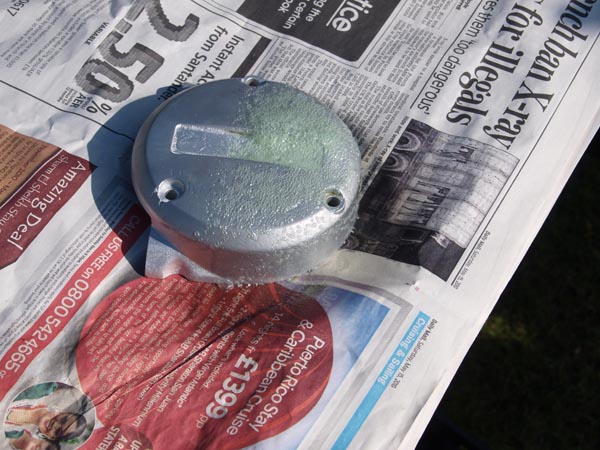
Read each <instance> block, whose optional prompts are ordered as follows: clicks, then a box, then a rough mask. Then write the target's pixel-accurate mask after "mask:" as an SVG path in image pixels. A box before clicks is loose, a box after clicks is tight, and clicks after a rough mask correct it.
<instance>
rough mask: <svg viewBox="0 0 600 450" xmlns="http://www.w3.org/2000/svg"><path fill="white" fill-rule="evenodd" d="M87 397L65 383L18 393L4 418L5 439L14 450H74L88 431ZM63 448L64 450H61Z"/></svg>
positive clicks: (90, 426)
mask: <svg viewBox="0 0 600 450" xmlns="http://www.w3.org/2000/svg"><path fill="white" fill-rule="evenodd" d="M90 409H91V406H90V402H89V399H88V398H87V396H85V395H84V394H82V393H81V392H80V391H79V390H78V389H76V388H74V387H72V386H68V385H66V384H62V383H57V382H47V383H41V384H37V385H34V386H31V387H29V388H27V389H25V390H24V391H22V392H21V393H20V394H19V395H18V396H17V397H16V398H15V400H14V401H13V402H12V403H11V405H10V407H9V408H8V411H7V412H6V416H5V419H4V429H5V436H6V438H8V439H9V443H10V445H11V446H12V447H13V448H17V449H28V450H29V449H36V450H37V449H60V448H61V447H62V448H77V447H79V445H81V444H82V443H83V442H85V440H86V439H87V437H89V434H90V432H91V428H92V427H93V417H92V424H88V419H87V418H86V415H89V413H90V412H91V413H92V414H93V411H90ZM65 445H66V447H65Z"/></svg>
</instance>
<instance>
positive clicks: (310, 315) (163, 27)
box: [0, 0, 600, 450]
mask: <svg viewBox="0 0 600 450" xmlns="http://www.w3.org/2000/svg"><path fill="white" fill-rule="evenodd" d="M599 9H600V7H598V6H596V4H595V0H594V1H591V0H570V1H568V0H560V1H559V0H516V1H514V0H511V1H506V2H505V1H496V0H480V1H473V0H453V1H445V0H430V1H427V2H417V1H413V2H396V1H391V0H306V1H299V0H260V1H259V0H181V1H178V2H175V1H167V0H135V1H131V0H62V1H56V0H32V1H30V0H7V1H6V2H4V4H3V9H2V11H0V33H1V40H0V124H1V125H0V267H1V270H0V285H1V286H2V288H3V289H2V293H1V294H0V412H2V420H3V422H2V424H3V425H2V430H3V432H2V433H0V446H2V448H11V447H12V448H26V447H27V446H33V445H40V448H49V449H57V448H61V449H75V448H95V449H103V450H105V449H142V448H144V449H150V448H153V449H173V448H177V449H188V448H207V449H208V448H243V447H251V448H304V449H308V448H311V449H312V448H336V449H338V448H369V449H388V448H413V447H414V446H415V445H416V443H417V442H418V439H419V437H420V435H421V433H422V431H423V429H424V428H425V426H426V424H427V422H428V421H429V419H430V417H431V415H432V414H433V411H434V410H435V408H436V406H437V404H438V402H439V400H440V399H441V396H442V395H443V393H444V390H445V389H446V387H447V386H448V384H449V382H450V380H451V378H452V376H453V375H454V373H455V371H456V370H457V368H458V366H459V364H460V362H461V360H462V358H463V357H464V355H465V353H466V351H467V349H468V348H469V346H470V344H471V343H472V342H473V340H474V339H475V337H476V335H477V333H478V331H479V330H480V328H481V326H482V324H483V323H484V321H485V320H486V318H487V316H488V314H489V313H490V311H491V309H492V307H493V305H494V303H495V302H496V300H497V299H498V297H499V295H500V293H501V291H502V289H503V288H504V286H505V285H506V283H507V282H508V280H509V278H510V276H511V275H512V273H513V272H514V270H515V268H516V266H517V265H518V263H519V261H520V259H521V258H522V257H523V255H524V253H525V251H526V249H527V247H528V246H529V244H530V243H531V241H532V239H533V237H534V236H535V234H536V232H537V230H538V229H539V227H540V226H541V224H542V222H543V220H544V218H545V217H546V215H547V213H548V212H549V210H550V208H551V206H552V204H553V203H554V201H555V200H556V198H557V196H558V194H559V192H560V190H561V189H562V187H563V185H564V183H565V182H566V180H567V178H568V177H569V175H570V173H571V171H572V170H573V168H574V166H575V164H576V163H577V161H578V159H579V157H580V156H581V154H582V152H583V151H584V150H585V148H586V146H587V144H588V143H589V141H590V139H591V137H592V136H593V134H594V132H595V130H596V129H597V127H598V124H599V123H600V122H599V108H598V102H597V98H596V96H594V95H593V92H597V91H598V87H599V81H598V77H597V76H596V75H597V74H596V69H597V68H598V67H599V61H600V59H599V58H600V51H599V47H598V45H597V39H598V34H599V29H600V17H599V14H600V13H599V12H598V11H599ZM247 74H256V75H259V76H261V77H264V78H266V79H269V80H273V81H280V82H284V83H288V84H290V85H292V86H295V87H297V88H299V89H301V90H303V91H305V92H307V93H309V94H311V95H314V96H315V97H317V98H318V99H319V100H320V101H321V102H323V103H324V104H326V105H327V106H328V107H330V108H331V109H333V110H334V111H335V112H336V114H338V115H339V117H340V118H342V119H343V120H344V121H345V122H346V123H347V125H348V126H349V127H350V128H351V130H352V132H353V134H354V136H355V138H356V140H357V142H358V143H359V146H360V149H361V152H362V176H363V178H362V189H361V193H362V200H361V204H360V213H359V219H358V221H357V223H356V226H355V229H354V231H353V233H352V235H351V236H350V237H349V238H348V240H347V242H346V244H345V246H344V248H343V249H341V250H340V251H339V252H338V253H337V254H336V255H335V257H334V258H332V259H331V260H329V261H327V262H326V263H325V264H324V265H323V266H322V267H319V268H318V269H316V270H314V271H312V272H311V273H309V274H306V275H303V276H301V277H298V278H296V279H293V280H289V281H286V282H284V283H274V284H270V285H264V286H237V287H231V286H220V285H213V284H208V283H193V282H190V281H188V280H186V279H185V278H183V277H181V276H179V275H173V276H170V277H167V278H165V279H163V280H159V279H151V278H148V277H144V276H143V273H144V259H145V251H146V245H147V239H148V234H149V228H150V224H149V220H148V217H147V216H146V214H145V213H144V211H143V210H142V209H141V207H140V206H139V205H138V204H137V200H136V197H135V195H134V193H133V190H132V188H131V185H130V180H129V163H130V153H131V148H132V143H133V141H134V139H135V136H136V132H137V130H138V128H139V126H140V124H141V123H142V122H143V120H144V119H145V118H146V117H147V116H148V114H149V113H150V112H151V111H152V110H153V109H154V108H155V107H157V106H158V105H160V104H161V103H163V102H164V101H165V100H167V99H169V98H170V97H172V96H173V95H175V94H177V93H179V92H182V91H183V90H185V89H186V88H188V87H189V86H191V85H195V84H200V83H207V82H210V81H213V80H217V79H222V78H229V77H242V76H245V75H247Z"/></svg>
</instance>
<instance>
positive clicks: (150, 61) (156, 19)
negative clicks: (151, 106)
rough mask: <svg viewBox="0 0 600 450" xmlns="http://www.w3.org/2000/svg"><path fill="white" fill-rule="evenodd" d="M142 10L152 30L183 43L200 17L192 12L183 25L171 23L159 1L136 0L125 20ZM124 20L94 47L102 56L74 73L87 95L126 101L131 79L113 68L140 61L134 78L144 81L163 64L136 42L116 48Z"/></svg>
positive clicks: (161, 60) (151, 52) (127, 26)
mask: <svg viewBox="0 0 600 450" xmlns="http://www.w3.org/2000/svg"><path fill="white" fill-rule="evenodd" d="M144 10H146V13H147V14H148V19H149V21H150V24H151V25H152V27H153V28H154V29H155V30H156V32H157V33H158V34H159V35H160V36H162V37H164V38H166V39H168V40H170V41H177V42H183V41H185V40H186V39H187V38H189V37H190V36H191V35H192V33H193V32H194V31H196V29H197V28H198V25H199V24H200V19H199V18H198V17H197V16H195V15H194V14H188V16H187V17H186V19H185V22H184V24H183V25H175V24H173V23H171V22H170V21H169V19H168V18H167V16H166V14H165V12H164V10H163V8H162V6H161V4H160V0H136V1H135V2H134V3H133V5H132V6H131V8H130V9H129V11H127V15H126V16H125V19H127V20H129V21H131V22H133V21H134V20H136V19H137V18H138V17H139V16H140V14H141V13H142V11H144ZM127 20H124V19H123V20H121V22H119V24H121V25H123V26H122V27H121V28H119V24H117V30H119V31H121V32H122V33H120V32H119V31H111V32H110V33H109V35H108V36H107V37H106V38H104V40H103V41H102V42H101V43H100V45H99V46H98V50H99V52H100V54H101V55H102V57H103V58H104V59H105V60H106V61H104V60H102V59H99V58H92V59H89V60H88V61H86V63H85V64H84V65H83V67H81V69H80V70H79V72H78V73H77V75H76V76H75V82H76V83H77V84H78V85H79V87H81V89H83V90H84V91H85V92H87V93H88V94H92V95H98V96H100V97H102V98H104V99H105V100H110V101H112V102H114V103H119V102H122V101H124V100H127V99H128V98H129V97H130V96H131V94H132V92H133V87H134V86H133V82H132V81H131V80H130V79H129V78H128V77H127V75H125V74H124V73H123V72H121V71H120V70H118V69H116V67H130V66H132V65H133V64H134V63H135V62H136V61H139V62H141V63H142V64H143V65H144V68H143V69H142V70H140V71H139V73H138V74H137V75H136V76H135V79H136V80H137V81H138V82H140V83H145V82H146V81H148V79H150V77H151V76H152V75H154V73H156V71H157V70H158V69H159V68H160V67H161V66H162V65H163V63H164V58H163V57H162V56H161V55H159V54H158V53H156V52H155V51H154V50H151V49H150V48H148V47H146V46H145V45H142V44H139V43H136V44H135V45H134V46H133V47H132V48H131V49H129V51H127V52H121V51H119V50H117V48H116V44H117V43H118V42H119V41H120V40H121V39H122V38H123V34H125V33H126V32H127V30H128V29H129V28H130V27H131V24H130V23H129V22H127Z"/></svg>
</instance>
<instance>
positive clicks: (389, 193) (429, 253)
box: [345, 120, 518, 280]
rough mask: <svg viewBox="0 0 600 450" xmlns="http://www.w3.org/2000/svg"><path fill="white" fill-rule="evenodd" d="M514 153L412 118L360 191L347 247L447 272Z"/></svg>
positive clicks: (501, 183) (487, 206)
mask: <svg viewBox="0 0 600 450" xmlns="http://www.w3.org/2000/svg"><path fill="white" fill-rule="evenodd" d="M517 163H518V159H517V158H516V157H514V156H512V155H511V154H510V153H508V152H506V151H504V150H502V149H498V148H494V147H492V146H490V145H487V144H484V143H482V142H478V141H475V140H473V139H469V138H465V137H462V136H452V135H448V134H446V133H442V132H439V131H437V130H435V129H433V128H431V127H430V126H428V125H426V124H424V123H422V122H419V121H417V120H411V122H410V123H409V124H408V126H407V127H406V129H405V130H404V133H403V134H402V136H401V137H400V139H399V140H398V142H397V143H396V145H395V146H394V148H393V150H392V151H391V153H390V154H389V156H388V157H387V159H386V160H385V163H384V165H383V166H382V168H381V170H380V172H379V173H378V174H377V176H376V177H375V179H374V181H373V183H372V184H371V186H370V187H369V189H368V190H367V192H366V193H365V195H364V197H363V199H362V201H361V206H360V212H359V219H358V221H357V223H356V226H355V231H354V233H353V234H352V236H350V238H349V239H348V242H347V243H346V245H345V248H347V249H351V250H357V251H362V252H367V253H372V254H374V255H379V256H383V257H385V258H389V259H392V260H394V261H400V262H404V263H407V264H414V265H419V266H421V267H424V268H426V269H427V270H429V271H430V272H432V273H433V274H435V275H437V276H438V277H440V278H441V279H443V280H447V279H448V277H449V276H450V273H452V270H453V269H454V267H455V266H456V264H457V262H458V260H459V259H460V257H461V256H462V254H463V252H464V250H465V248H466V247H467V246H468V245H469V242H470V241H471V239H472V238H473V236H474V235H475V232H476V231H477V229H478V228H479V226H480V225H481V223H482V221H483V219H484V218H485V216H486V215H487V213H488V211H489V209H490V207H491V206H492V204H493V203H494V201H495V200H496V198H497V196H498V194H499V193H500V191H501V190H502V188H503V187H504V185H505V184H506V182H507V180H508V179H509V177H510V175H511V174H512V172H513V170H514V169H515V167H516V165H517Z"/></svg>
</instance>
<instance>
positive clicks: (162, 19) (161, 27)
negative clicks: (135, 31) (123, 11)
mask: <svg viewBox="0 0 600 450" xmlns="http://www.w3.org/2000/svg"><path fill="white" fill-rule="evenodd" d="M144 9H146V13H147V14H148V19H149V20H150V24H152V26H153V27H154V29H155V30H156V32H157V33H158V34H160V35H161V36H162V37H164V38H167V39H168V40H170V41H177V42H183V41H185V40H187V38H189V37H190V36H191V35H192V33H193V32H194V31H196V28H198V25H199V24H200V19H199V18H198V16H195V15H194V14H189V15H188V16H187V17H186V18H185V23H184V24H183V25H175V24H173V23H171V21H169V19H168V18H167V16H166V14H165V11H164V10H163V9H162V6H161V5H160V0H137V1H136V2H135V3H134V4H133V5H132V6H131V8H130V9H129V11H127V16H125V17H126V18H127V19H128V20H131V21H134V20H135V19H137V18H138V17H139V16H140V14H141V13H142V11H143V10H144Z"/></svg>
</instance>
